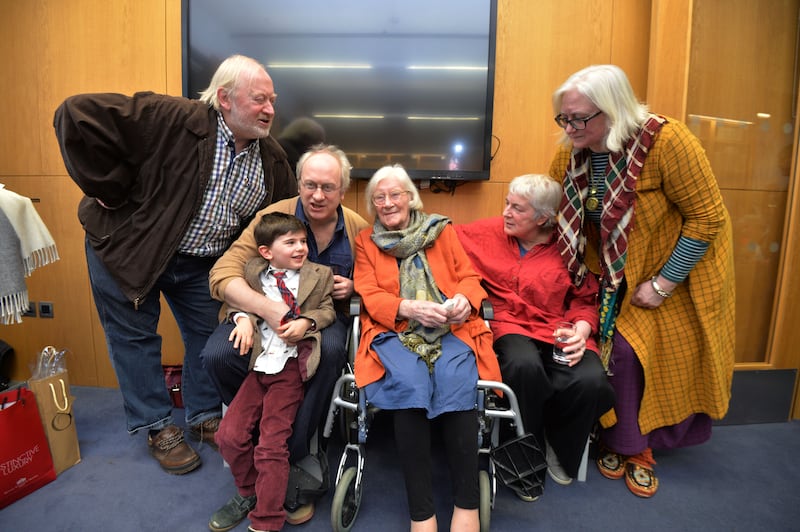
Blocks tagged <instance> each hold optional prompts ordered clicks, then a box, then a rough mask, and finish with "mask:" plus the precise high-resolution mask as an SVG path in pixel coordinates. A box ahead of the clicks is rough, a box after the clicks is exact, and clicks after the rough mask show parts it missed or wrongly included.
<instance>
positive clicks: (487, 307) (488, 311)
mask: <svg viewBox="0 0 800 532" xmlns="http://www.w3.org/2000/svg"><path fill="white" fill-rule="evenodd" d="M481 316H482V317H483V319H485V320H493V319H494V308H493V307H492V303H491V302H490V301H489V300H488V299H484V300H483V301H481Z"/></svg>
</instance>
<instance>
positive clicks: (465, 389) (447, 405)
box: [364, 333, 478, 419]
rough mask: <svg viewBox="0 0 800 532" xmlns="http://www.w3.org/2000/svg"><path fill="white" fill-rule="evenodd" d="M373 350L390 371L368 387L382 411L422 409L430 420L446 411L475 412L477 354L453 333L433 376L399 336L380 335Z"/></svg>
mask: <svg viewBox="0 0 800 532" xmlns="http://www.w3.org/2000/svg"><path fill="white" fill-rule="evenodd" d="M371 347H372V349H373V350H374V351H375V352H376V353H377V354H378V358H380V360H381V362H382V363H383V367H384V369H385V370H386V374H385V375H384V376H383V378H382V379H381V380H379V381H376V382H373V383H370V384H368V385H367V386H365V387H364V392H365V393H366V394H367V401H369V402H370V403H371V404H373V405H375V406H377V407H378V408H381V409H382V410H401V409H407V408H422V409H424V410H425V411H426V412H427V416H428V419H433V418H435V417H437V416H439V415H440V414H443V413H445V412H460V411H464V410H473V409H475V403H476V401H477V386H478V365H477V363H476V362H475V354H474V353H473V352H472V350H471V349H470V348H469V347H468V346H467V345H466V344H465V343H464V342H462V341H461V340H459V339H458V338H456V337H455V336H453V335H452V334H446V335H445V336H443V337H442V355H441V356H440V357H439V358H438V359H437V360H436V363H435V364H434V365H433V373H431V372H430V371H428V366H427V364H425V361H423V360H422V359H421V358H420V357H419V356H417V355H416V354H414V353H412V352H411V351H409V350H408V349H406V348H405V347H404V346H403V344H402V343H401V342H400V339H399V338H398V337H397V334H395V333H383V334H380V335H378V336H376V337H375V339H374V340H373V341H372V346H371Z"/></svg>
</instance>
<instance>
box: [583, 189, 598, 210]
mask: <svg viewBox="0 0 800 532" xmlns="http://www.w3.org/2000/svg"><path fill="white" fill-rule="evenodd" d="M598 207H600V200H598V199H597V189H596V188H595V187H592V188H591V189H589V197H588V198H586V209H587V210H589V211H596V210H597V208H598Z"/></svg>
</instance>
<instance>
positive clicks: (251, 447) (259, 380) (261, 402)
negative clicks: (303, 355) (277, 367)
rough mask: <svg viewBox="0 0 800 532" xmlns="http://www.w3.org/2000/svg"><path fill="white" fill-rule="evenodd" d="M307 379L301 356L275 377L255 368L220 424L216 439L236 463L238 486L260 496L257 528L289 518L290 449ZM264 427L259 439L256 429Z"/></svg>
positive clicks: (252, 518)
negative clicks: (286, 503) (299, 361)
mask: <svg viewBox="0 0 800 532" xmlns="http://www.w3.org/2000/svg"><path fill="white" fill-rule="evenodd" d="M302 400H303V382H302V380H301V379H300V369H299V367H298V364H297V359H296V358H290V359H289V360H288V361H287V362H286V365H285V366H284V368H283V370H281V372H280V373H276V374H274V375H267V374H266V373H259V372H256V371H251V372H250V373H248V375H247V377H246V378H245V379H244V382H243V383H242V386H241V387H240V388H239V393H237V394H236V397H235V398H234V399H233V402H232V403H231V404H230V407H229V408H228V411H227V412H226V413H225V416H224V417H223V418H222V421H221V422H220V424H219V430H218V431H217V433H216V435H215V441H216V442H217V445H218V446H219V454H220V455H222V458H223V459H225V461H226V462H227V463H228V465H230V468H231V473H232V474H233V479H234V482H235V483H236V488H237V489H238V491H239V494H240V495H243V496H245V497H247V496H250V495H256V506H255V508H253V510H252V511H251V512H250V516H249V517H250V522H251V523H252V525H253V528H255V529H257V530H280V529H281V528H282V527H283V523H284V520H285V518H286V512H285V510H284V509H283V500H284V498H285V497H286V485H287V483H288V482H289V448H288V446H287V443H286V442H287V440H288V439H289V435H290V434H291V433H292V422H293V421H294V417H295V413H296V412H297V408H298V407H299V406H300V402H301V401H302ZM256 427H258V432H259V437H258V443H257V444H254V443H253V433H254V432H255V430H256Z"/></svg>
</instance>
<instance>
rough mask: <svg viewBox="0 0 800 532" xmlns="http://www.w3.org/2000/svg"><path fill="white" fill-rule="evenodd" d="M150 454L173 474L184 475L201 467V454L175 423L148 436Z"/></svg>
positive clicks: (164, 468) (165, 469)
mask: <svg viewBox="0 0 800 532" xmlns="http://www.w3.org/2000/svg"><path fill="white" fill-rule="evenodd" d="M147 446H148V447H149V449H150V454H151V455H153V458H155V459H156V460H158V463H159V465H160V466H161V468H162V469H163V470H164V471H166V472H167V473H170V474H173V475H183V474H184V473H188V472H189V471H194V470H195V469H197V468H198V467H200V455H198V454H197V453H196V452H195V451H194V449H192V448H191V447H189V444H188V443H186V441H185V440H184V439H183V430H181V429H180V428H178V427H177V426H175V425H169V426H167V427H164V428H163V429H161V430H160V431H159V432H158V434H156V435H155V436H150V435H148V436H147Z"/></svg>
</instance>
